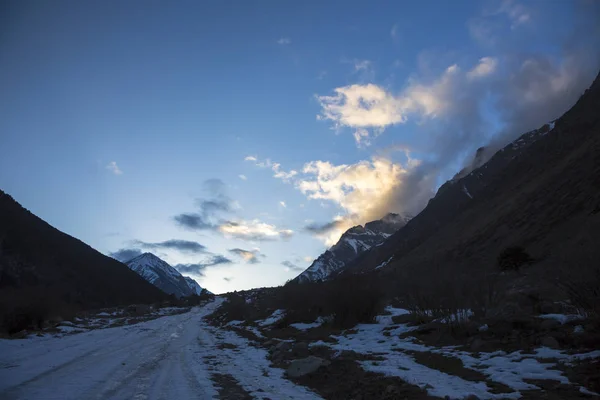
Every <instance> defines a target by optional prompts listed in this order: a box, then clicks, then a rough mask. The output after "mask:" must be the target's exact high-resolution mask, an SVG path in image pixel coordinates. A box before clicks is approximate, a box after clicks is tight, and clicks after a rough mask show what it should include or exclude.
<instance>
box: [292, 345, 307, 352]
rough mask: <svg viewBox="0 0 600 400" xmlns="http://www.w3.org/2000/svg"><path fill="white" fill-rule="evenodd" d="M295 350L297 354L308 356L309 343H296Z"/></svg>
mask: <svg viewBox="0 0 600 400" xmlns="http://www.w3.org/2000/svg"><path fill="white" fill-rule="evenodd" d="M293 350H294V353H295V354H306V353H308V343H306V342H299V343H296V345H295V346H294V349H293Z"/></svg>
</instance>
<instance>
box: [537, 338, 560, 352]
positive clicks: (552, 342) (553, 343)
mask: <svg viewBox="0 0 600 400" xmlns="http://www.w3.org/2000/svg"><path fill="white" fill-rule="evenodd" d="M540 344H541V345H542V346H544V347H550V348H551V349H558V348H559V347H560V344H559V343H558V340H556V339H554V338H553V337H552V336H546V337H545V338H543V339H542V340H541V342H540Z"/></svg>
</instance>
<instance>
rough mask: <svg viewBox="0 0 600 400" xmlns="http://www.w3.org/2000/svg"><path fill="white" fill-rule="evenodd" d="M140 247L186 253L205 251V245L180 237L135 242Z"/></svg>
mask: <svg viewBox="0 0 600 400" xmlns="http://www.w3.org/2000/svg"><path fill="white" fill-rule="evenodd" d="M135 243H136V244H137V245H139V246H140V247H144V248H147V249H170V250H178V251H182V252H186V253H204V252H206V247H205V246H203V245H201V244H200V243H198V242H193V241H189V240H181V239H170V240H166V241H164V242H158V243H147V242H142V241H136V242H135Z"/></svg>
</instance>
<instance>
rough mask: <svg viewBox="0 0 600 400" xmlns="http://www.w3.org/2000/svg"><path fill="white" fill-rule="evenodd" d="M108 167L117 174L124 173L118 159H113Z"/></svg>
mask: <svg viewBox="0 0 600 400" xmlns="http://www.w3.org/2000/svg"><path fill="white" fill-rule="evenodd" d="M106 169H107V170H109V171H110V172H112V173H113V174H115V175H123V171H121V169H120V168H119V166H118V165H117V162H116V161H111V162H109V163H108V165H107V166H106Z"/></svg>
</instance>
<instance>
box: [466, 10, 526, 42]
mask: <svg viewBox="0 0 600 400" xmlns="http://www.w3.org/2000/svg"><path fill="white" fill-rule="evenodd" d="M531 21H532V16H531V12H530V10H529V8H527V7H526V6H524V5H523V4H521V3H519V2H518V1H513V0H502V1H501V2H500V3H499V4H498V2H496V3H495V7H494V6H492V7H489V6H488V7H486V8H484V10H483V11H482V12H481V14H480V15H478V16H476V17H474V18H472V19H470V20H469V21H468V23H467V27H468V29H469V33H470V35H471V37H472V38H473V39H475V41H477V42H478V43H480V44H482V45H485V46H495V45H497V44H498V43H499V42H501V41H502V39H503V37H505V36H507V34H508V33H509V31H516V30H517V28H519V27H522V26H525V25H527V24H528V23H530V22H531Z"/></svg>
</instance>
